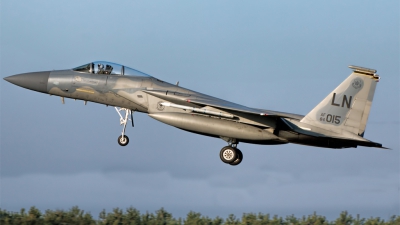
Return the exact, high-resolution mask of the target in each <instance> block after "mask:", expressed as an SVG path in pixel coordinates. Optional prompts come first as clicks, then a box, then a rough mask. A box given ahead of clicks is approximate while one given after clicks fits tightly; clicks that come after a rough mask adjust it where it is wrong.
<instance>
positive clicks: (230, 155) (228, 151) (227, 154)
mask: <svg viewBox="0 0 400 225" xmlns="http://www.w3.org/2000/svg"><path fill="white" fill-rule="evenodd" d="M219 157H220V158H221V160H222V162H224V163H228V164H229V163H232V162H234V161H235V160H236V159H237V157H238V153H237V152H236V149H235V148H232V147H230V146H226V147H223V148H222V149H221V151H220V152H219Z"/></svg>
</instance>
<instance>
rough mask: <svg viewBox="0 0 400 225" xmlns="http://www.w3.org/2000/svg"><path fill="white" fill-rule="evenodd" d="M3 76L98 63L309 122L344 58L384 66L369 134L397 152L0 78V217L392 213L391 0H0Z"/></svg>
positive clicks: (395, 174) (395, 198)
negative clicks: (245, 128) (77, 97)
mask: <svg viewBox="0 0 400 225" xmlns="http://www.w3.org/2000/svg"><path fill="white" fill-rule="evenodd" d="M0 8H1V20H0V21H1V22H0V23H1V34H0V37H1V43H0V51H1V68H0V71H1V77H2V78H3V77H6V76H9V75H14V74H18V73H24V72H33V71H44V70H53V69H54V70H57V69H67V68H72V67H76V66H79V65H82V64H85V63H88V62H91V61H96V60H107V61H111V62H116V63H120V64H123V65H126V66H129V67H133V68H135V69H138V70H140V71H143V72H146V73H148V74H151V75H152V76H154V77H157V78H159V79H161V80H164V81H167V82H170V83H175V82H176V81H180V85H181V86H183V87H187V88H190V89H192V90H196V91H199V92H202V93H206V94H209V95H213V96H215V97H219V98H223V99H226V100H229V101H233V102H236V103H240V104H243V105H246V106H250V107H256V108H264V109H271V110H277V111H284V112H292V113H298V114H303V115H304V114H307V113H308V112H309V111H310V110H311V109H312V108H313V107H314V106H315V105H317V104H318V103H319V102H320V101H321V100H322V99H323V98H324V97H325V96H326V95H327V94H329V93H330V92H331V91H332V90H333V89H334V88H335V87H336V86H338V85H339V84H340V83H341V82H342V81H343V80H344V79H345V78H347V76H348V75H349V74H350V73H351V70H350V69H348V68H347V66H348V65H351V64H354V65H359V66H364V67H369V68H374V69H377V70H378V74H379V75H381V78H382V79H381V81H380V82H379V84H378V87H377V89H376V93H375V97H374V102H373V105H372V109H371V113H370V117H369V121H368V125H367V130H366V132H365V138H367V139H370V140H373V141H376V142H379V143H383V145H384V146H386V147H389V148H391V149H392V150H390V151H387V150H381V149H374V148H366V147H358V148H357V149H342V150H334V149H324V148H316V147H308V146H300V145H293V144H288V145H282V146H261V145H250V144H244V143H240V144H239V146H238V147H239V148H240V149H241V150H242V151H243V153H244V160H243V162H242V163H241V164H240V165H239V166H236V167H232V166H229V165H227V164H224V163H222V162H221V160H220V159H219V151H220V149H221V148H222V147H223V146H225V145H226V143H225V142H224V141H223V140H219V139H214V138H209V137H203V136H199V135H196V134H191V133H187V132H184V131H181V130H178V129H176V128H174V127H170V126H167V125H165V124H162V123H160V122H158V121H155V120H153V119H151V118H150V117H148V116H147V115H145V114H140V113H137V114H135V115H134V116H135V127H134V128H132V127H129V128H128V130H127V134H128V136H129V138H130V143H129V145H128V146H127V147H120V146H119V145H118V143H117V137H118V136H119V135H120V132H121V128H122V127H121V126H119V116H118V114H117V113H116V112H115V110H114V109H113V108H112V107H108V108H107V107H105V106H103V105H99V104H95V103H88V105H87V106H85V105H84V104H83V102H82V101H74V100H71V99H66V104H65V105H62V104H61V100H60V98H59V97H55V96H51V97H50V96H49V95H45V94H42V93H37V92H32V91H29V90H26V89H23V88H20V87H17V86H15V85H12V84H10V83H8V82H6V81H4V80H1V81H0V83H1V155H0V157H1V186H0V187H1V199H0V200H1V202H0V203H1V205H0V206H1V208H3V209H7V210H11V211H19V209H20V208H22V207H25V208H29V207H30V206H32V205H35V206H37V207H38V208H39V209H41V210H45V209H69V208H71V207H72V206H74V205H78V206H79V207H81V208H83V209H84V210H87V211H90V212H92V213H93V214H94V216H95V217H97V215H98V213H99V212H100V210H102V209H103V208H104V209H107V210H111V209H112V208H114V207H120V208H126V207H129V206H133V207H136V208H137V209H139V210H140V211H142V212H145V211H146V210H148V211H150V212H152V211H155V210H157V209H159V208H161V207H164V208H165V209H166V210H167V211H169V212H171V213H172V214H173V215H174V216H176V217H179V216H180V217H184V216H185V215H186V214H187V213H188V212H189V211H190V210H194V211H197V212H200V213H202V214H204V215H208V216H210V217H214V216H217V215H219V216H222V217H224V218H225V217H226V216H227V215H228V214H229V213H235V214H236V215H237V216H241V215H242V213H244V212H255V213H257V212H263V213H271V214H279V215H281V216H286V215H290V214H295V215H297V216H302V215H305V214H306V215H308V214H311V213H313V212H314V211H317V213H318V214H322V215H325V216H327V217H328V218H331V219H332V218H335V217H336V216H337V215H338V214H339V213H340V212H341V211H343V210H348V211H349V212H350V213H351V214H353V215H355V214H358V213H359V214H360V215H361V216H363V217H370V216H380V217H382V218H384V219H387V218H388V216H389V215H393V214H397V215H399V214H400V209H399V207H400V206H399V205H400V203H399V202H400V196H399V192H400V185H399V183H400V181H399V179H400V178H399V177H400V172H399V171H400V170H399V163H400V158H399V148H400V147H399V146H400V143H399V136H400V134H399V121H400V119H399V101H400V95H399V94H400V93H399V86H400V83H399V73H400V71H399V62H400V59H399V40H400V37H399V14H400V12H399V11H400V9H399V2H398V1H395V0H393V1H379V2H378V1H351V2H349V1H331V2H327V1H118V3H115V2H112V1H99V0H96V1H84V2H83V1H0Z"/></svg>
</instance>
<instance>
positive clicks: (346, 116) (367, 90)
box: [300, 66, 380, 137]
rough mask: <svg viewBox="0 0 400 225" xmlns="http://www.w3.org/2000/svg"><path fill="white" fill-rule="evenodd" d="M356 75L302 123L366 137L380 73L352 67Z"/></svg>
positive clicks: (339, 87) (342, 84)
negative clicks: (365, 133)
mask: <svg viewBox="0 0 400 225" xmlns="http://www.w3.org/2000/svg"><path fill="white" fill-rule="evenodd" d="M349 68H350V69H352V70H353V73H352V74H350V76H349V77H348V78H347V79H346V80H344V81H343V82H342V83H341V84H340V85H339V86H338V87H337V88H336V89H335V90H333V91H332V92H331V93H330V94H329V95H328V96H327V97H326V98H325V99H324V100H322V102H320V103H319V104H318V105H317V106H316V107H315V108H314V109H313V110H311V112H309V113H308V114H307V115H306V116H305V117H304V118H303V119H302V120H301V121H300V122H302V123H307V124H310V125H313V126H316V127H319V128H323V129H326V130H330V131H334V132H337V133H343V131H348V132H351V133H353V134H357V135H359V136H361V137H363V136H364V132H365V128H366V125H367V120H368V116H369V111H370V109H371V104H372V99H373V97H374V93H375V88H376V84H377V82H379V79H380V78H379V76H378V75H377V74H376V70H373V69H368V68H363V67H358V66H349Z"/></svg>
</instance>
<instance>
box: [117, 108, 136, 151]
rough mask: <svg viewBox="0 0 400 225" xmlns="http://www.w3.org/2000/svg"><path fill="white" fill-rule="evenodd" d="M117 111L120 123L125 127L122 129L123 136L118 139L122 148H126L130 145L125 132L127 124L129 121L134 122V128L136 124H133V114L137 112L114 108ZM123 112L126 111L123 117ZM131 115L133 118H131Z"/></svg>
mask: <svg viewBox="0 0 400 225" xmlns="http://www.w3.org/2000/svg"><path fill="white" fill-rule="evenodd" d="M114 108H115V110H116V111H117V113H118V115H119V117H120V118H119V122H120V124H121V125H123V126H124V127H123V128H122V134H121V135H120V136H119V137H118V144H119V145H121V146H126V145H128V143H129V138H128V136H126V135H125V130H126V124H127V123H128V121H129V120H130V121H131V122H132V127H134V123H133V113H134V112H135V111H132V110H130V109H126V108H118V107H114ZM121 111H125V115H124V116H122V114H121ZM129 115H130V117H131V118H129Z"/></svg>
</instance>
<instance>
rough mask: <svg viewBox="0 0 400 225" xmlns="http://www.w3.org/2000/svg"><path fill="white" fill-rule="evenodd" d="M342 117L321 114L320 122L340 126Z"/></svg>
mask: <svg viewBox="0 0 400 225" xmlns="http://www.w3.org/2000/svg"><path fill="white" fill-rule="evenodd" d="M340 118H341V116H336V115H332V114H326V113H321V117H320V118H319V120H320V121H325V122H328V123H334V124H340Z"/></svg>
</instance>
